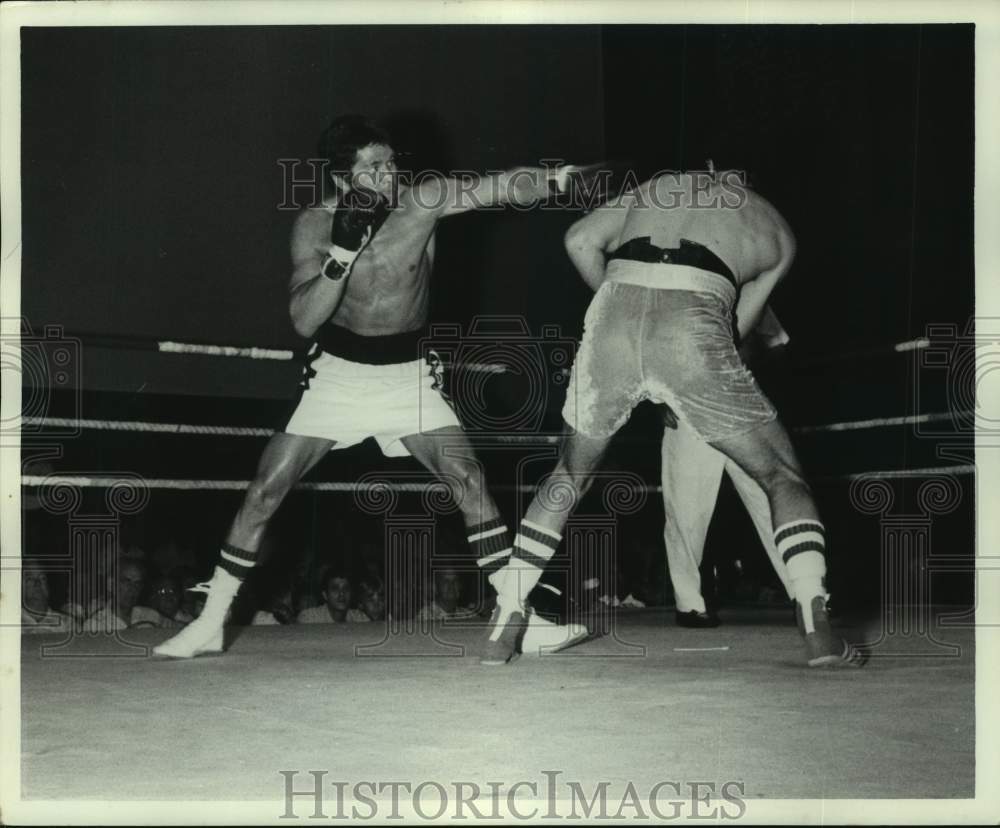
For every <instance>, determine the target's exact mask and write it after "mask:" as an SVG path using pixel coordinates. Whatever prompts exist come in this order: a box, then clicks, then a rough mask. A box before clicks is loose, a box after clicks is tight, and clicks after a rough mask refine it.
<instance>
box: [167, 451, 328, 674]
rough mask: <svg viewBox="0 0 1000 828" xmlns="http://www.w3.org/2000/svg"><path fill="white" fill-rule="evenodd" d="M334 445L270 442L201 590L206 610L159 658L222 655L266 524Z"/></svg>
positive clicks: (172, 641) (174, 639)
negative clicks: (229, 619)
mask: <svg viewBox="0 0 1000 828" xmlns="http://www.w3.org/2000/svg"><path fill="white" fill-rule="evenodd" d="M333 445H334V443H333V441H331V440H324V439H321V438H318V437H303V436H300V435H297V434H284V433H278V434H275V435H274V436H272V437H271V439H270V441H269V442H268V444H267V447H266V448H265V449H264V453H263V455H261V458H260V462H259V463H258V466H257V473H256V475H255V476H254V479H253V481H252V482H251V483H250V486H249V487H248V488H247V491H246V494H245V495H244V498H243V503H242V504H241V506H240V508H239V510H238V511H237V513H236V517H235V518H234V520H233V523H232V526H231V528H230V530H229V534H228V535H227V536H226V542H225V544H223V547H222V551H221V552H220V559H219V564H218V565H217V566H216V568H215V573H214V574H213V576H212V580H211V581H209V582H208V583H207V584H204V585H201V586H200V588H201V589H202V591H205V592H207V593H208V599H207V600H206V602H205V608H204V609H203V610H202V612H201V615H199V616H198V618H196V619H195V620H194V621H192V622H191V623H190V624H188V625H187V626H186V627H185V628H184V629H183V630H182V631H181V632H180V633H178V634H177V635H175V636H174V637H173V638H171V639H169V640H167V641H165V642H163V643H162V644H160V645H159V646H158V647H155V648H154V649H153V653H154V654H155V655H158V656H166V657H170V658H191V657H193V656H196V655H198V654H200V653H210V652H219V651H221V650H222V629H223V625H224V624H225V620H226V613H227V612H228V610H229V606H230V604H231V603H232V600H233V598H234V597H235V595H236V593H237V592H238V591H239V588H240V585H241V584H242V583H243V579H244V578H245V577H246V576H247V574H248V573H249V572H250V570H251V569H252V568H253V565H254V563H255V560H256V557H257V551H258V548H259V546H260V539H261V537H262V536H263V534H264V531H265V529H266V528H267V524H268V521H270V519H271V517H272V516H273V515H274V513H275V512H276V511H277V510H278V507H279V506H280V505H281V502H282V501H283V500H284V499H285V496H286V495H287V494H288V492H290V491H291V489H292V487H293V486H294V485H295V484H296V483H298V481H299V480H301V479H302V477H303V476H305V474H306V473H307V472H308V471H309V470H310V469H311V468H312V467H313V466H315V465H316V463H317V462H319V460H320V459H321V458H322V457H323V456H324V455H325V454H326V453H327V452H328V451H329V450H330V449H331V448H332V447H333Z"/></svg>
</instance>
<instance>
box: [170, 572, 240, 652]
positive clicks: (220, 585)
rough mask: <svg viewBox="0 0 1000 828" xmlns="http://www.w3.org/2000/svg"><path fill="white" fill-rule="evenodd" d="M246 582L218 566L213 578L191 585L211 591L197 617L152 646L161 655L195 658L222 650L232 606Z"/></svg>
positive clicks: (195, 590) (193, 589)
mask: <svg viewBox="0 0 1000 828" xmlns="http://www.w3.org/2000/svg"><path fill="white" fill-rule="evenodd" d="M242 583H243V582H242V581H241V580H240V579H239V578H237V577H235V576H233V575H230V574H229V573H228V572H226V570H224V569H223V568H222V567H219V566H217V567H216V568H215V573H214V574H213V576H212V580H211V581H209V582H208V583H204V584H198V585H197V586H193V587H191V591H192V592H204V593H207V594H208V599H207V600H206V601H205V608H204V609H203V610H202V611H201V615H199V616H198V617H197V618H196V619H195V620H194V621H192V622H191V623H190V624H188V625H187V626H186V627H185V628H184V629H183V630H181V631H180V632H179V633H177V635H175V636H174V637H173V638H168V639H167V640H166V641H164V642H163V643H162V644H160V645H159V646H157V647H154V648H153V655H154V656H157V657H159V658H194V657H196V656H200V655H218V654H220V653H221V652H222V632H223V627H224V626H225V623H226V615H227V613H228V612H229V606H230V605H231V604H232V602H233V598H234V597H235V596H236V593H237V592H239V589H240V585H241V584H242Z"/></svg>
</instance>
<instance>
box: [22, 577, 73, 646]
mask: <svg viewBox="0 0 1000 828" xmlns="http://www.w3.org/2000/svg"><path fill="white" fill-rule="evenodd" d="M70 629H71V619H70V618H69V616H66V615H63V614H62V613H60V612H55V611H54V610H53V609H52V607H51V606H50V605H49V579H48V574H47V573H46V572H45V570H44V569H43V568H42V567H41V565H40V564H39V563H38V562H36V561H31V560H25V561H22V562H21V632H22V633H62V632H68V631H69V630H70Z"/></svg>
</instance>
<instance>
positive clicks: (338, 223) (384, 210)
mask: <svg viewBox="0 0 1000 828" xmlns="http://www.w3.org/2000/svg"><path fill="white" fill-rule="evenodd" d="M388 217H389V205H388V204H387V203H386V202H385V199H383V198H381V197H380V196H378V195H377V194H375V193H372V192H371V191H368V190H348V191H347V192H346V193H345V194H344V197H343V198H342V199H341V201H340V204H338V205H337V209H336V211H335V212H334V214H333V226H332V227H331V228H330V249H329V251H327V254H326V258H325V259H324V260H323V266H322V268H321V271H320V272H321V273H322V274H323V275H324V276H325V277H326V278H327V279H330V280H332V281H334V282H336V281H339V280H340V279H343V278H344V277H345V276H346V275H347V274H348V273H350V272H351V268H352V267H353V266H354V262H355V260H356V259H357V258H358V256H360V255H361V251H362V250H364V249H365V246H366V245H367V244H368V242H370V241H371V239H372V236H374V235H375V234H376V233H377V232H378V230H379V228H380V227H381V226H382V225H383V224H384V223H385V220H386V219H387V218H388Z"/></svg>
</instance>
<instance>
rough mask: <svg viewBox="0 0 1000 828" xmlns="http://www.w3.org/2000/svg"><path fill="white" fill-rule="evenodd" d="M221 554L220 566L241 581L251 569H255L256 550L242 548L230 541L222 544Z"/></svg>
mask: <svg viewBox="0 0 1000 828" xmlns="http://www.w3.org/2000/svg"><path fill="white" fill-rule="evenodd" d="M219 555H220V557H219V566H220V567H222V569H224V570H226V572H228V573H229V574H230V575H232V576H233V577H234V578H239V579H240V580H241V581H242V580H243V579H244V578H246V576H247V575H249V574H250V570H251V569H253V565H254V562H255V561H256V560H257V553H256V552H250V551H249V550H247V549H240V548H239V547H238V546H233V545H232V544H230V543H224V544H222V551H221V552H220V553H219Z"/></svg>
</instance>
